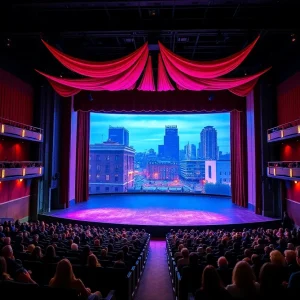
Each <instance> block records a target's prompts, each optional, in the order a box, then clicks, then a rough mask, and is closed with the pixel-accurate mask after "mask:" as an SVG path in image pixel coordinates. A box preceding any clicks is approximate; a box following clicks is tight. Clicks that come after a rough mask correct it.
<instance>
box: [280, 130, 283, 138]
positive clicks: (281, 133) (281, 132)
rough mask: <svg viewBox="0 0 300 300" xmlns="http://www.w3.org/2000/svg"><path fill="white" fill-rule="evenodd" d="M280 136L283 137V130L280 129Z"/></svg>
mask: <svg viewBox="0 0 300 300" xmlns="http://www.w3.org/2000/svg"><path fill="white" fill-rule="evenodd" d="M280 137H281V138H283V137H284V132H283V130H280Z"/></svg>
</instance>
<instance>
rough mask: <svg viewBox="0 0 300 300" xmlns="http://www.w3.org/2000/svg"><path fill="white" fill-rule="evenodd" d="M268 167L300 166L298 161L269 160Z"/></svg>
mask: <svg viewBox="0 0 300 300" xmlns="http://www.w3.org/2000/svg"><path fill="white" fill-rule="evenodd" d="M268 167H280V168H300V161H269V162H268Z"/></svg>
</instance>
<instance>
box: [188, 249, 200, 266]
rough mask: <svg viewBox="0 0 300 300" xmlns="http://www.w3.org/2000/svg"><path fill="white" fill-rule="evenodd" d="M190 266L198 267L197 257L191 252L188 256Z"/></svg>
mask: <svg viewBox="0 0 300 300" xmlns="http://www.w3.org/2000/svg"><path fill="white" fill-rule="evenodd" d="M189 257H190V266H197V265H198V258H199V257H198V255H197V253H195V252H192V253H191V254H190V255H189Z"/></svg>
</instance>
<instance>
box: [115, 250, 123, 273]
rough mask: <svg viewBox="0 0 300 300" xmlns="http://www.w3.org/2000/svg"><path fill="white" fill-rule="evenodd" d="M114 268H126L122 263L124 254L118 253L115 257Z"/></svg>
mask: <svg viewBox="0 0 300 300" xmlns="http://www.w3.org/2000/svg"><path fill="white" fill-rule="evenodd" d="M114 268H118V269H122V268H126V265H125V262H124V252H123V251H119V252H118V253H117V255H116V261H115V263H114Z"/></svg>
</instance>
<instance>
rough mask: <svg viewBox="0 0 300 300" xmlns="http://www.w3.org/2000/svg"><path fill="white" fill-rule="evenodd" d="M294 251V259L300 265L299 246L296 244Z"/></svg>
mask: <svg viewBox="0 0 300 300" xmlns="http://www.w3.org/2000/svg"><path fill="white" fill-rule="evenodd" d="M295 253H296V261H297V264H298V265H299V266H300V246H298V247H297V248H296V251H295Z"/></svg>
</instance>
